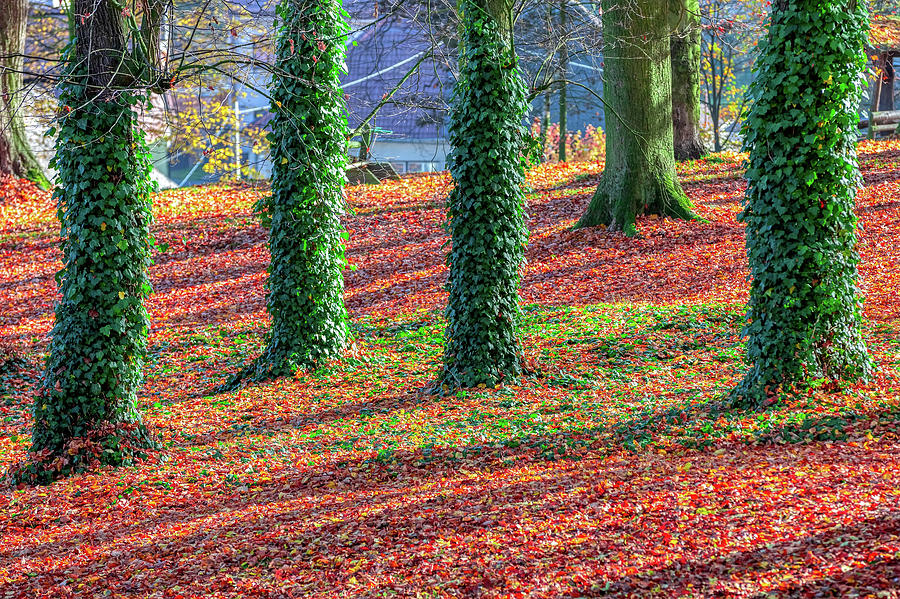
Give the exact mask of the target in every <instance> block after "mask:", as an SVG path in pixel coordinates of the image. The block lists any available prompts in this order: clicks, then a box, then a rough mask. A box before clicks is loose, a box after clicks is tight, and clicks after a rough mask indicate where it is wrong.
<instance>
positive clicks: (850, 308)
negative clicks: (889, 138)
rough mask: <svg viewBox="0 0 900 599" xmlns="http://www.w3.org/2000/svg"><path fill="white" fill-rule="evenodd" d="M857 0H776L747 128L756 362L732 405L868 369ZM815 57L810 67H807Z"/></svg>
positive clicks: (862, 28)
mask: <svg viewBox="0 0 900 599" xmlns="http://www.w3.org/2000/svg"><path fill="white" fill-rule="evenodd" d="M867 29H868V19H867V16H866V8H865V5H864V4H863V3H862V2H858V1H857V0H841V1H840V2H836V3H824V2H821V1H820V0H778V1H776V2H774V3H773V5H772V13H771V20H770V24H769V32H768V35H767V36H766V37H765V39H764V41H763V42H762V44H761V47H760V56H759V59H758V61H757V67H756V70H757V77H756V80H755V81H754V82H753V83H752V84H751V86H750V92H749V96H750V100H751V108H750V112H749V115H748V118H747V121H746V124H745V127H744V137H745V147H746V148H747V150H749V152H750V157H749V163H748V168H747V174H746V177H747V181H748V188H747V195H746V203H745V207H744V210H743V212H742V213H741V215H740V220H741V221H742V222H744V223H746V226H747V227H746V236H747V257H748V259H749V262H750V272H751V275H752V283H751V286H750V304H749V309H748V313H747V321H748V324H747V326H746V330H745V332H746V335H747V354H748V358H749V360H750V363H751V364H752V368H751V370H750V372H749V373H747V376H746V377H745V378H744V380H743V382H742V383H741V385H740V386H739V387H738V388H737V390H736V391H735V392H734V396H733V399H734V401H735V402H737V403H739V404H743V405H750V406H758V405H760V404H761V403H763V402H764V401H766V400H767V398H768V397H769V396H771V395H772V394H774V393H776V392H778V391H779V390H780V389H782V388H786V389H789V388H790V387H791V386H793V385H798V384H802V383H804V382H806V381H809V380H812V379H820V378H825V379H828V380H831V381H834V380H838V379H849V380H855V379H858V378H861V377H865V376H866V375H867V374H868V372H869V370H870V362H869V357H868V354H867V352H866V348H865V346H864V344H863V342H862V339H861V335H860V300H859V292H858V289H857V286H856V277H857V263H858V262H859V255H858V254H857V251H856V222H857V219H856V215H855V214H854V211H853V209H854V200H855V196H856V189H857V187H858V185H859V184H860V176H859V170H858V167H857V161H856V124H857V120H858V118H859V116H858V112H857V109H858V107H859V102H860V95H861V91H862V88H863V84H864V79H863V75H862V73H863V67H864V66H865V63H866V56H865V51H864V47H865V42H866V34H867ZM811 64H815V65H816V68H815V69H811V68H809V65H811Z"/></svg>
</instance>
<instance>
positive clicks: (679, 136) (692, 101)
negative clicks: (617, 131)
mask: <svg viewBox="0 0 900 599" xmlns="http://www.w3.org/2000/svg"><path fill="white" fill-rule="evenodd" d="M669 12H670V14H671V17H672V26H673V29H674V30H673V32H672V35H671V38H670V48H671V52H672V125H673V130H674V131H673V132H674V137H675V145H674V148H675V159H676V160H694V159H697V158H700V157H701V156H703V155H704V154H705V153H706V148H704V147H703V141H702V140H701V139H700V53H701V45H700V1H699V0H670V7H669Z"/></svg>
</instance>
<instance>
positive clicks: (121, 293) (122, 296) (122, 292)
mask: <svg viewBox="0 0 900 599" xmlns="http://www.w3.org/2000/svg"><path fill="white" fill-rule="evenodd" d="M119 299H125V292H124V291H120V292H119Z"/></svg>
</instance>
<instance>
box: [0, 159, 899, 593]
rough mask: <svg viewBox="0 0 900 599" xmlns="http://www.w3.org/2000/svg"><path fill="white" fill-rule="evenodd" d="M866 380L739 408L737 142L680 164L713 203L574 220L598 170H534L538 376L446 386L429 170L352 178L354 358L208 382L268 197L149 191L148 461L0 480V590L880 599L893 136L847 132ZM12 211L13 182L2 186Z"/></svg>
mask: <svg viewBox="0 0 900 599" xmlns="http://www.w3.org/2000/svg"><path fill="white" fill-rule="evenodd" d="M860 153H861V163H862V167H863V173H864V175H865V180H866V187H865V189H864V190H862V191H861V192H860V195H859V199H858V213H859V215H860V221H861V225H862V231H861V246H860V251H861V254H862V265H861V288H862V292H863V295H864V297H865V304H864V312H865V317H866V320H865V338H866V341H867V343H868V345H869V348H870V350H871V353H872V355H873V358H874V361H875V363H876V364H877V367H878V370H877V374H876V375H875V377H874V380H873V381H871V382H870V383H867V384H864V385H856V386H852V387H849V388H846V389H843V390H841V391H830V392H827V391H826V390H824V389H817V390H815V391H813V392H811V393H810V395H809V396H806V397H802V398H795V399H792V400H785V401H782V402H780V403H777V404H775V405H773V406H770V407H769V408H768V409H766V410H764V411H759V412H737V411H731V412H721V411H718V410H716V409H715V408H714V406H715V405H716V404H715V402H716V401H717V400H720V399H721V398H722V397H723V395H724V394H725V393H726V392H727V391H728V390H729V389H730V388H732V387H733V386H734V385H735V383H736V382H737V381H738V380H739V378H740V377H741V375H742V373H743V371H744V370H745V368H746V366H745V364H744V362H743V356H744V350H743V346H742V342H741V339H740V336H739V332H740V328H741V323H742V321H743V314H744V307H743V305H744V303H745V302H746V299H747V289H748V284H747V282H746V280H745V277H746V274H747V269H746V260H745V257H744V249H743V230H742V226H741V225H739V224H738V223H737V222H736V221H735V216H736V214H737V213H738V211H739V209H740V205H739V204H740V200H741V197H742V193H743V190H744V186H745V184H744V181H743V179H742V178H741V172H740V170H739V169H740V157H739V156H736V155H717V156H713V157H711V158H709V159H707V160H704V161H699V162H694V163H688V164H685V165H682V166H681V167H680V169H681V170H680V174H681V177H682V181H683V183H684V186H685V189H686V190H687V192H688V195H689V196H690V197H691V198H692V199H693V200H694V202H695V203H696V205H697V209H698V212H699V213H700V214H701V215H702V216H703V217H704V218H706V219H708V222H678V221H673V220H662V219H653V218H642V219H640V220H639V230H640V231H641V233H642V237H641V238H639V239H626V238H624V237H622V236H620V235H617V234H611V233H609V232H606V231H604V230H601V229H592V230H579V231H573V230H571V227H572V225H573V224H574V222H575V221H576V220H577V218H578V216H579V215H580V214H581V213H582V211H583V210H584V208H585V206H586V205H587V203H588V201H589V199H590V196H591V192H592V190H593V187H594V186H595V185H596V182H597V177H598V174H599V172H600V169H601V165H599V164H570V165H547V166H543V167H539V168H536V169H534V170H533V171H532V172H531V173H530V174H529V177H528V184H529V186H530V193H529V194H528V224H529V227H530V229H531V241H530V244H529V246H528V250H527V259H528V263H527V265H526V267H525V269H524V275H523V281H522V302H523V309H524V324H523V331H522V332H523V339H524V345H525V353H526V356H527V359H528V361H529V363H530V364H531V366H532V367H533V368H534V369H535V370H536V372H537V375H535V376H533V377H530V378H525V379H523V380H521V381H519V382H518V384H516V385H512V386H504V387H501V388H497V389H478V390H472V391H467V392H460V393H457V394H455V395H452V396H450V397H443V398H441V397H436V396H431V395H427V394H425V393H424V392H423V391H424V389H426V388H427V387H428V386H429V384H430V383H431V382H432V381H433V380H434V379H435V377H436V375H437V373H438V369H439V365H440V355H441V343H442V341H441V338H442V327H443V304H444V302H445V298H446V294H445V292H444V290H443V284H444V281H445V278H446V267H445V263H444V258H443V250H442V245H443V244H444V243H445V241H446V236H445V234H444V232H443V230H442V228H441V222H442V219H443V202H444V199H445V197H446V194H447V190H448V187H449V179H448V177H447V175H446V174H440V175H427V176H416V177H410V178H405V179H403V180H401V181H399V182H391V183H386V184H382V185H379V186H372V187H365V186H359V187H351V188H349V189H348V197H349V201H350V205H351V207H352V209H353V214H352V215H350V216H348V217H347V219H346V223H347V226H348V228H349V230H350V240H349V242H348V243H349V246H348V257H349V260H350V262H351V263H352V265H353V267H354V268H355V270H352V271H348V272H347V275H346V280H347V292H346V300H347V305H348V309H349V311H350V315H351V318H352V321H353V325H352V328H353V332H354V335H355V343H354V346H353V347H352V348H351V349H349V350H348V351H347V353H346V356H345V358H344V359H343V360H342V361H340V362H335V363H333V364H328V365H326V366H325V367H323V368H321V369H320V370H318V371H316V372H314V373H312V374H309V375H303V376H299V377H297V378H295V379H282V380H278V381H275V382H272V383H268V384H261V385H253V386H248V387H246V388H244V389H242V390H240V391H236V392H232V393H219V394H216V393H215V392H213V391H212V389H213V388H214V387H215V386H216V385H218V384H220V383H222V382H223V381H225V380H226V379H227V378H228V375H229V374H230V373H233V372H235V371H237V370H238V369H239V368H240V367H241V366H242V365H244V364H246V363H247V362H248V361H249V360H251V359H252V358H253V356H255V355H256V354H257V353H258V352H259V350H260V348H261V343H262V335H263V333H264V331H265V328H266V322H267V318H266V315H265V309H264V308H265V305H264V291H263V282H264V278H265V268H266V264H267V260H268V254H267V250H266V245H265V241H266V231H265V230H264V229H263V228H261V227H260V226H259V225H258V224H257V221H256V220H255V218H254V217H253V215H252V214H251V210H250V208H251V205H252V204H253V202H254V201H255V200H256V198H257V197H258V195H259V194H260V193H262V191H260V190H258V189H254V188H252V187H224V186H211V187H200V188H190V189H184V190H176V191H171V192H165V193H161V194H159V195H158V196H156V197H155V198H154V212H155V215H156V221H155V224H154V226H153V230H154V234H155V236H156V239H157V241H158V242H159V243H160V244H166V245H168V249H167V250H166V251H165V252H163V253H160V254H158V255H157V256H156V264H155V265H154V266H153V267H152V279H153V285H154V293H153V295H152V297H151V298H150V299H149V301H148V307H149V312H150V319H151V322H152V330H151V336H150V355H149V360H148V362H147V366H146V382H145V385H144V388H143V391H142V393H141V408H142V410H143V412H144V414H145V418H146V421H147V422H148V423H149V424H150V425H151V426H152V429H153V430H154V431H155V432H156V434H157V435H158V436H159V438H160V439H161V440H162V444H163V446H164V450H163V451H161V452H159V453H158V454H154V455H153V456H152V457H151V458H150V459H148V460H146V461H145V462H143V463H140V464H139V465H137V466H135V467H130V468H121V469H118V470H104V471H100V472H97V473H91V474H84V475H79V476H74V477H72V478H70V479H67V480H63V481H60V482H57V483H54V484H53V485H51V486H47V487H37V488H31V487H23V488H13V487H10V486H9V484H8V483H4V485H5V486H0V598H2V597H26V596H27V597H95V596H96V597H100V596H103V597H106V596H109V597H173V598H174V597H185V598H187V597H196V598H208V597H257V596H259V597H310V598H322V599H325V598H335V597H341V598H342V597H367V598H368V597H417V598H426V597H428V598H438V597H632V596H633V597H664V598H668V597H759V598H763V597H894V598H896V597H900V590H898V589H900V467H898V466H900V438H898V432H900V428H898V427H900V368H898V365H900V336H898V328H900V297H898V295H900V278H898V276H900V242H898V240H900V144H898V143H896V142H878V143H864V144H863V145H862V146H861V147H860ZM0 187H2V189H0V344H2V345H3V346H5V347H7V348H9V347H15V348H17V350H18V351H19V352H20V353H21V354H22V355H23V356H24V357H25V358H26V359H27V361H28V366H27V367H26V368H25V369H24V370H20V371H17V372H4V373H2V374H0V468H2V469H6V468H7V467H8V466H9V465H10V464H12V463H14V462H16V461H18V460H21V459H22V458H24V456H25V452H26V450H27V448H28V446H29V443H30V436H29V435H30V433H29V428H30V421H31V416H30V409H31V401H32V393H33V385H34V382H35V379H36V377H37V375H38V371H39V365H40V362H41V359H42V355H43V352H44V351H45V349H46V346H47V333H48V331H49V329H50V325H51V323H52V316H53V315H52V310H53V302H54V299H55V297H56V291H55V283H54V273H55V272H56V271H57V270H59V268H60V263H59V252H58V249H57V243H58V233H59V229H58V225H57V224H56V223H55V220H54V219H55V208H54V207H53V205H52V203H51V201H50V199H49V197H48V195H47V194H45V193H42V192H37V191H36V190H35V189H34V188H33V187H31V186H29V185H26V184H24V183H17V182H14V181H9V180H7V181H6V182H3V183H2V184H0ZM4 193H5V194H6V198H5V199H3V198H2V196H3V194H4Z"/></svg>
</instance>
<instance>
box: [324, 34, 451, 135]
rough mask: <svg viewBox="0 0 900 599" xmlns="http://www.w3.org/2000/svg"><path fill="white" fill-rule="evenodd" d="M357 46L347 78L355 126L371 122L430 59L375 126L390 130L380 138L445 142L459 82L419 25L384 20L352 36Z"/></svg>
mask: <svg viewBox="0 0 900 599" xmlns="http://www.w3.org/2000/svg"><path fill="white" fill-rule="evenodd" d="M352 39H353V41H354V42H355V43H356V45H355V46H354V45H352V44H351V45H350V46H349V47H348V51H347V69H348V72H347V73H346V74H345V75H344V76H343V77H342V78H341V83H342V85H343V87H344V92H345V93H346V94H347V109H348V111H349V114H350V126H351V127H354V128H355V127H356V126H357V125H359V123H361V122H362V121H363V120H365V119H366V118H367V117H368V116H369V115H370V114H371V112H372V111H373V110H374V109H375V108H376V107H377V106H378V104H379V103H380V102H381V101H382V100H383V99H384V98H385V95H386V94H390V93H391V91H392V90H393V89H394V88H395V87H397V86H398V84H400V82H401V81H402V80H403V78H404V76H406V75H407V74H408V73H409V72H410V70H412V69H414V68H415V67H416V65H417V64H418V63H419V61H420V59H422V58H423V56H424V60H422V61H421V63H420V64H419V65H418V68H417V70H416V71H415V72H414V73H413V74H412V75H410V76H409V78H407V79H406V81H405V82H404V83H403V85H402V86H400V88H399V89H398V90H397V91H396V92H395V93H394V94H393V96H391V97H390V99H389V100H388V101H387V103H386V104H385V105H384V106H383V107H381V109H379V111H378V114H377V116H376V117H375V118H374V119H373V121H372V124H374V126H375V127H377V128H379V129H383V130H387V131H390V133H383V134H381V135H380V136H379V137H380V138H381V139H385V138H396V139H408V140H409V139H411V140H415V139H420V140H425V139H440V138H443V137H445V135H446V131H445V121H446V119H445V116H446V109H447V99H448V98H449V95H450V92H451V89H450V87H451V86H452V82H453V77H452V75H451V74H450V71H449V69H448V68H447V66H446V65H445V64H443V63H442V62H441V61H440V59H439V58H434V57H432V56H431V54H430V52H431V49H432V44H431V42H430V40H429V39H428V37H427V35H426V34H425V32H423V31H422V30H421V29H420V28H419V27H418V26H416V25H415V24H410V23H404V22H402V21H399V22H398V21H393V22H391V21H383V22H378V23H375V24H372V25H370V26H369V27H367V28H365V29H363V30H362V31H359V32H357V33H356V34H355V35H353V36H352Z"/></svg>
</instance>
